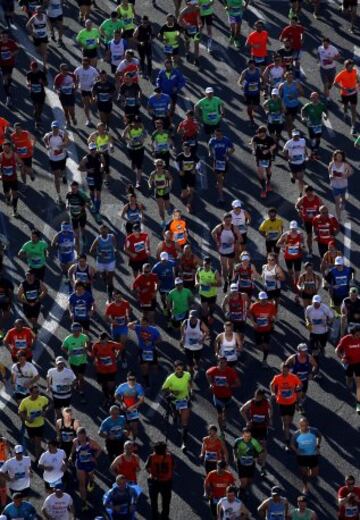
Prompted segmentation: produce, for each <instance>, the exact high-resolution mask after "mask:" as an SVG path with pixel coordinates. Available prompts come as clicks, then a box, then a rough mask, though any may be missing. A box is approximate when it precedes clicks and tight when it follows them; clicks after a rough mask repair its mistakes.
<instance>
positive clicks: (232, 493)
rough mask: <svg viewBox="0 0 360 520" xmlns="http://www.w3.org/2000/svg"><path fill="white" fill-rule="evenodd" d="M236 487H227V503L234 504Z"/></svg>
mask: <svg viewBox="0 0 360 520" xmlns="http://www.w3.org/2000/svg"><path fill="white" fill-rule="evenodd" d="M237 492H238V490H237V487H236V486H228V487H227V488H226V498H227V500H228V502H230V503H231V502H234V501H235V498H236V495H237Z"/></svg>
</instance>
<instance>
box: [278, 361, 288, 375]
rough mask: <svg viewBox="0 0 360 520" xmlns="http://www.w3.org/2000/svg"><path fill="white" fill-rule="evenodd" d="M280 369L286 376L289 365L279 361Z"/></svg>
mask: <svg viewBox="0 0 360 520" xmlns="http://www.w3.org/2000/svg"><path fill="white" fill-rule="evenodd" d="M280 371H281V373H282V375H283V376H287V375H288V373H289V367H288V366H287V365H285V363H281V364H280Z"/></svg>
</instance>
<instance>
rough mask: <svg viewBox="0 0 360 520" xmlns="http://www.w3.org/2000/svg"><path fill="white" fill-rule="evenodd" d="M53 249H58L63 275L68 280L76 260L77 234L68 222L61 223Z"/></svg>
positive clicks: (54, 239)
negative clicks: (69, 272)
mask: <svg viewBox="0 0 360 520" xmlns="http://www.w3.org/2000/svg"><path fill="white" fill-rule="evenodd" d="M51 247H52V248H56V249H57V252H58V259H59V263H60V267H61V271H62V273H63V275H64V276H65V277H66V278H67V276H68V271H69V269H70V266H71V265H72V264H73V263H74V261H75V258H76V249H75V233H74V231H73V227H72V225H71V224H68V223H67V222H66V221H64V222H62V223H61V228H60V231H59V232H58V233H56V235H55V236H54V238H53V239H52V242H51Z"/></svg>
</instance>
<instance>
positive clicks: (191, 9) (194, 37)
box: [178, 0, 202, 67]
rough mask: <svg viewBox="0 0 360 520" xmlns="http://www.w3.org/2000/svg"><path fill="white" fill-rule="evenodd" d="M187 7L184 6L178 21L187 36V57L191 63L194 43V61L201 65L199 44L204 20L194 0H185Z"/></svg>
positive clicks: (197, 65) (196, 64) (195, 63)
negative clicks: (191, 50) (191, 49)
mask: <svg viewBox="0 0 360 520" xmlns="http://www.w3.org/2000/svg"><path fill="white" fill-rule="evenodd" d="M185 3H186V7H184V8H183V9H182V10H181V11H180V14H179V17H178V23H179V25H180V27H182V28H183V30H184V36H185V57H186V59H187V61H188V62H190V63H191V61H192V60H191V57H190V44H191V41H193V43H194V58H193V63H194V65H195V66H196V67H199V44H200V38H201V34H200V30H201V27H202V21H201V17H200V8H199V6H198V4H197V3H194V2H193V0H185Z"/></svg>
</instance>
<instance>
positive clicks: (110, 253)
mask: <svg viewBox="0 0 360 520" xmlns="http://www.w3.org/2000/svg"><path fill="white" fill-rule="evenodd" d="M113 238H114V235H113V234H112V233H109V234H108V235H107V236H106V238H103V237H102V236H101V235H99V236H98V243H97V253H96V258H97V261H98V262H100V263H102V264H110V263H111V262H113V261H114V260H115V249H114V244H113Z"/></svg>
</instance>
